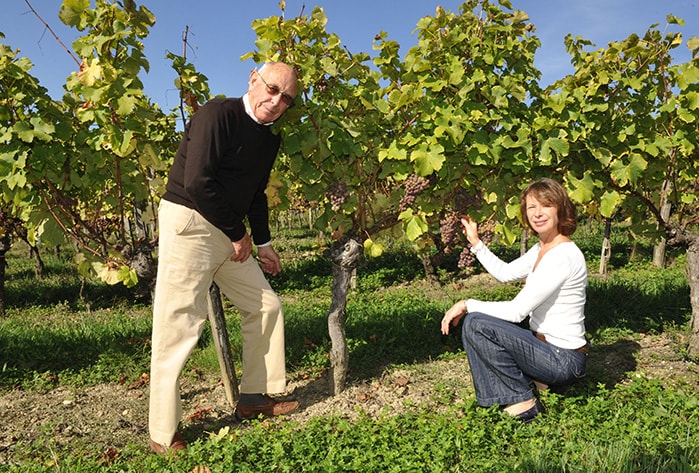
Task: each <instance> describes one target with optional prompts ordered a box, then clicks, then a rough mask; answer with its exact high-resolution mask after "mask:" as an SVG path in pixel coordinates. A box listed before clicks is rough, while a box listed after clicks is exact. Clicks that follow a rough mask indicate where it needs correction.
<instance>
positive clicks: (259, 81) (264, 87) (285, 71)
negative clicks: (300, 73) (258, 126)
mask: <svg viewBox="0 0 699 473" xmlns="http://www.w3.org/2000/svg"><path fill="white" fill-rule="evenodd" d="M297 93H298V84H297V82H296V77H295V75H294V71H293V69H292V68H291V67H289V66H287V65H285V64H270V65H267V66H265V67H263V68H262V69H261V70H260V71H252V72H251V73H250V81H249V87H248V99H249V100H250V106H251V107H252V111H253V113H254V114H255V117H256V118H257V119H258V120H259V121H260V122H262V123H270V122H273V121H275V120H276V119H277V118H279V117H280V116H281V115H282V113H284V112H285V111H286V109H287V108H289V106H290V105H291V102H292V101H293V99H294V97H296V94H297Z"/></svg>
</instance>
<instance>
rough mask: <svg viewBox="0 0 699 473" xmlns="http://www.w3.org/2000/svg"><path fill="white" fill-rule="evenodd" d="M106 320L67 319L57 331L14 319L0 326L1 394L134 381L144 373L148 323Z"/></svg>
mask: <svg viewBox="0 0 699 473" xmlns="http://www.w3.org/2000/svg"><path fill="white" fill-rule="evenodd" d="M50 317H51V316H48V317H47V318H50ZM78 317H80V316H78ZM107 317H108V319H107V320H94V319H93V320H90V318H89V317H88V316H85V318H84V319H79V318H76V317H75V316H68V317H67V319H66V320H64V321H62V322H61V323H59V324H58V325H57V326H51V324H47V325H42V324H35V326H34V327H26V326H22V323H21V321H17V320H15V319H11V320H7V319H6V320H2V321H0V360H3V365H2V366H1V367H0V368H1V369H2V370H1V371H0V389H12V388H17V387H22V386H26V387H36V388H52V387H54V386H55V385H57V384H59V383H61V384H62V383H65V382H67V383H69V384H72V383H73V382H80V383H85V384H96V383H102V382H115V381H118V380H121V379H125V380H129V381H131V380H133V379H135V378H137V377H138V376H139V375H140V374H141V373H143V372H145V371H147V368H148V360H149V355H150V343H149V340H150V321H149V320H147V319H133V318H130V317H123V316H117V315H115V316H113V318H111V316H107ZM61 377H63V378H64V379H61Z"/></svg>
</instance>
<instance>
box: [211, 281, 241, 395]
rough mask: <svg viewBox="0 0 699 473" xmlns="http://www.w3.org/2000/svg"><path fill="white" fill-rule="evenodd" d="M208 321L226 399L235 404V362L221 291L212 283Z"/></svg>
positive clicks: (236, 387) (236, 386)
mask: <svg viewBox="0 0 699 473" xmlns="http://www.w3.org/2000/svg"><path fill="white" fill-rule="evenodd" d="M208 299H209V323H211V334H212V336H213V339H214V347H215V348H216V356H217V357H218V364H219V367H220V368H221V380H222V381H223V388H224V390H225V391H226V399H228V402H230V403H231V406H235V405H236V403H237V402H238V399H240V392H239V391H238V377H237V376H236V374H235V363H234V362H233V355H232V354H231V344H230V341H229V340H228V330H227V329H226V319H225V318H224V316H223V303H222V302H221V291H220V290H219V288H218V286H217V285H216V284H215V283H213V284H211V288H209V297H208Z"/></svg>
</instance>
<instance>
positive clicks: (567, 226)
mask: <svg viewBox="0 0 699 473" xmlns="http://www.w3.org/2000/svg"><path fill="white" fill-rule="evenodd" d="M528 195H531V196H532V197H534V198H536V200H538V201H539V202H541V203H542V204H549V205H553V206H554V207H556V210H557V212H558V231H559V232H561V234H562V235H565V236H570V235H572V234H573V233H575V229H576V228H577V226H578V221H577V211H576V210H575V206H574V205H573V202H572V201H571V200H570V197H568V194H567V193H566V191H565V189H564V188H563V186H561V185H560V184H559V183H558V182H556V181H554V180H553V179H549V178H546V177H545V178H543V179H539V180H538V181H534V182H532V183H531V184H529V186H528V187H527V188H526V189H524V191H522V195H521V196H520V213H521V214H522V220H523V221H524V222H526V224H527V225H528V226H529V228H531V229H532V231H533V232H534V233H536V230H534V229H533V228H532V226H531V225H529V219H528V218H527V202H526V201H527V196H528Z"/></svg>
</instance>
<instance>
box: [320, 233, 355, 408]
mask: <svg viewBox="0 0 699 473" xmlns="http://www.w3.org/2000/svg"><path fill="white" fill-rule="evenodd" d="M363 251H364V247H363V246H362V245H361V244H360V243H358V242H357V241H356V240H353V239H348V240H346V241H340V242H338V243H336V244H335V245H333V248H332V249H331V250H330V252H329V256H330V259H331V260H332V265H333V286H332V301H331V303H330V311H329V312H328V334H329V335H330V341H331V348H330V370H331V376H330V392H331V394H332V395H337V394H339V393H341V392H342V391H343V390H344V389H345V382H346V380H347V371H348V368H349V349H348V348H347V336H346V335H345V308H346V307H347V293H348V292H349V288H350V283H351V281H352V275H353V273H354V270H355V269H356V268H357V265H358V264H359V262H360V261H361V257H362V254H363Z"/></svg>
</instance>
